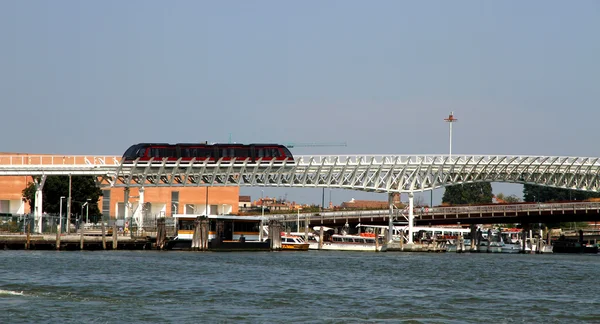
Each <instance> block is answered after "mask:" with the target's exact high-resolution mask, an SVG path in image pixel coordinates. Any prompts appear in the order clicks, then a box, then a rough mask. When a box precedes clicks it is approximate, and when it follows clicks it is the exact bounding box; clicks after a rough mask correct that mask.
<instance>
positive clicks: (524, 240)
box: [521, 224, 528, 253]
mask: <svg viewBox="0 0 600 324" xmlns="http://www.w3.org/2000/svg"><path fill="white" fill-rule="evenodd" d="M527 227H528V226H527V224H524V226H523V230H522V231H521V245H522V246H521V253H525V248H526V247H527Z"/></svg>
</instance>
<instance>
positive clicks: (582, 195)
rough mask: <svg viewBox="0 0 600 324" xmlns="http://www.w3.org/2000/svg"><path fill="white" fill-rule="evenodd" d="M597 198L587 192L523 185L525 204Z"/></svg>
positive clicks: (597, 194)
mask: <svg viewBox="0 0 600 324" xmlns="http://www.w3.org/2000/svg"><path fill="white" fill-rule="evenodd" d="M598 197H600V193H595V192H589V191H578V190H570V189H559V188H551V187H544V186H536V185H530V184H526V185H523V200H524V201H526V202H553V201H572V200H578V201H581V200H586V199H589V198H598Z"/></svg>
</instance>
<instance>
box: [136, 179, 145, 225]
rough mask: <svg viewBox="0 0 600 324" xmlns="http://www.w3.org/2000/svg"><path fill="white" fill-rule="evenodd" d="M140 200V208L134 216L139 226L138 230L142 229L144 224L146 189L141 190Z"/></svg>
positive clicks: (141, 188)
mask: <svg viewBox="0 0 600 324" xmlns="http://www.w3.org/2000/svg"><path fill="white" fill-rule="evenodd" d="M138 192H139V198H138V207H137V208H136V210H135V213H134V214H133V219H134V221H135V223H136V225H137V226H138V228H141V227H142V225H143V224H142V222H143V220H144V187H140V189H139V191H138Z"/></svg>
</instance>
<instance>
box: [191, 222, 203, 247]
mask: <svg viewBox="0 0 600 324" xmlns="http://www.w3.org/2000/svg"><path fill="white" fill-rule="evenodd" d="M201 225H202V220H201V216H198V217H196V220H195V221H194V234H193V235H192V251H198V250H200V243H201V241H202V229H201Z"/></svg>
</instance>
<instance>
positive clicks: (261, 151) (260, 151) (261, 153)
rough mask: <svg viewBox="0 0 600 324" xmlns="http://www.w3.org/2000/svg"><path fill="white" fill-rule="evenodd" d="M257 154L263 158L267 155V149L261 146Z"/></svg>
mask: <svg viewBox="0 0 600 324" xmlns="http://www.w3.org/2000/svg"><path fill="white" fill-rule="evenodd" d="M256 156H257V157H259V158H261V157H265V149H263V148H259V149H257V150H256Z"/></svg>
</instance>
